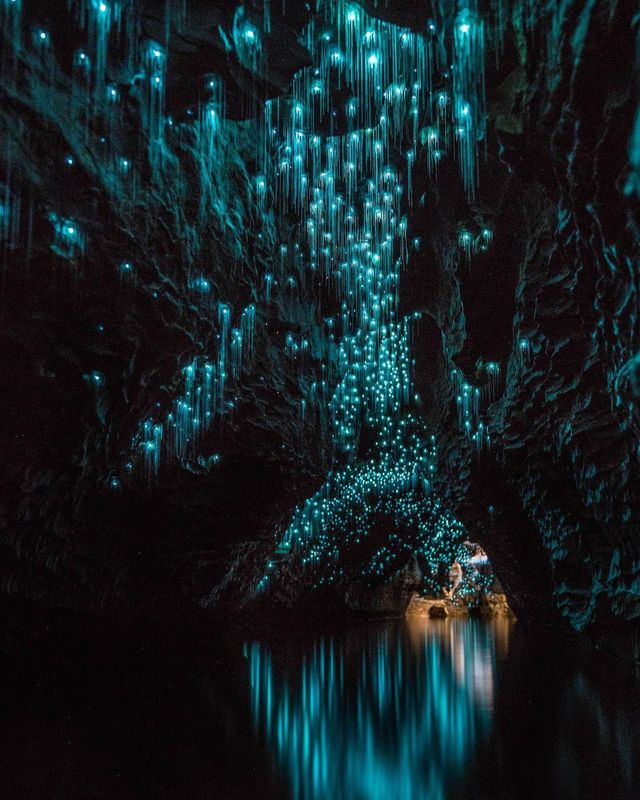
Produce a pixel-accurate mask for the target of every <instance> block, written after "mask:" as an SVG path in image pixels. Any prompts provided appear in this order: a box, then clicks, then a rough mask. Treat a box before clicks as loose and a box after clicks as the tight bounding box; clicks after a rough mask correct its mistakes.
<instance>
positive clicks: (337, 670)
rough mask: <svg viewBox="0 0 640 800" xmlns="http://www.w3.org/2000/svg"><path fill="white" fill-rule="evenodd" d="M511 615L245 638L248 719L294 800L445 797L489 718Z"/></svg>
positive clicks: (430, 799) (485, 730) (486, 728)
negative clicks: (280, 646)
mask: <svg viewBox="0 0 640 800" xmlns="http://www.w3.org/2000/svg"><path fill="white" fill-rule="evenodd" d="M508 626H509V623H508V622H506V621H500V622H496V623H492V624H489V623H485V622H481V621H475V620H464V621H457V620H447V621H446V622H445V621H441V620H437V621H435V620H434V621H429V620H418V619H416V620H412V621H410V622H407V623H404V624H400V625H398V624H393V625H385V626H383V627H381V628H379V629H377V631H376V632H375V633H372V632H371V630H370V629H366V630H363V631H361V632H360V633H359V632H357V631H356V632H354V631H350V632H349V633H348V634H345V635H341V636H334V637H331V638H319V639H317V640H315V641H314V642H313V643H312V644H311V646H310V647H309V648H308V649H306V650H304V651H298V652H295V651H293V652H292V651H291V650H290V649H289V650H288V651H286V652H282V651H279V650H273V651H272V650H270V649H269V648H268V647H266V646H265V645H262V644H260V643H257V642H255V643H253V644H252V645H250V646H249V647H248V648H247V657H248V660H249V665H250V679H251V695H252V712H253V718H254V721H255V724H256V727H257V729H258V731H259V733H260V734H261V736H262V737H264V739H265V740H266V742H267V745H268V747H269V748H270V749H271V750H272V752H273V754H274V761H276V762H277V763H278V765H279V766H280V768H281V769H282V771H283V772H284V775H285V776H286V778H287V779H288V782H289V786H290V790H291V796H292V798H293V799H294V800H327V798H331V799H332V800H347V798H349V800H378V798H382V799H383V800H413V798H416V800H417V798H420V800H425V799H427V800H444V798H445V797H446V792H447V790H448V789H449V787H450V786H451V785H452V784H453V783H454V782H455V781H456V780H457V779H459V778H460V777H461V776H462V774H463V773H464V770H465V766H466V765H468V764H469V763H470V759H471V758H472V756H473V754H474V752H475V749H476V746H477V744H478V742H479V741H480V740H481V739H482V738H484V737H485V736H486V735H487V733H488V732H489V729H490V727H491V719H492V712H493V697H494V687H495V675H496V661H497V653H498V654H500V655H504V651H505V650H506V646H507V644H508V635H509V627H508Z"/></svg>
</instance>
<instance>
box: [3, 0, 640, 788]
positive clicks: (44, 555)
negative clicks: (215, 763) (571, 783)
mask: <svg viewBox="0 0 640 800" xmlns="http://www.w3.org/2000/svg"><path fill="white" fill-rule="evenodd" d="M639 31H640V10H639V9H638V7H637V5H636V6H635V7H634V4H633V3H623V2H618V0H600V1H599V2H593V1H592V0H544V1H543V0H540V2H536V0H471V1H470V2H464V3H463V2H459V3H456V2H449V0H418V1H417V2H411V3H410V2H407V1H406V0H393V2H391V0H353V1H352V0H348V1H347V0H317V2H303V1H302V0H246V2H244V3H240V2H234V1H233V0H210V1H209V2H204V0H163V1H162V2H160V0H104V2H100V1H99V0H68V2H62V0H58V2H44V1H43V0H0V33H1V41H0V92H1V93H2V103H1V105H0V131H1V135H2V143H3V144H2V148H1V149H0V246H1V248H2V265H1V269H2V281H1V285H0V319H1V321H2V324H1V325H0V336H1V341H0V354H1V356H2V358H1V359H0V370H1V371H2V386H3V391H2V392H1V393H0V406H1V410H0V420H1V425H0V451H1V452H2V455H3V457H2V464H1V466H0V470H1V478H0V486H2V491H1V493H0V552H1V553H2V557H1V558H0V596H1V600H0V602H1V605H2V608H3V610H4V611H5V612H6V613H3V615H2V618H3V621H2V626H3V637H4V641H5V647H4V651H6V653H5V654H8V656H7V657H8V658H9V659H10V660H11V663H13V664H14V665H15V664H21V663H23V659H26V660H25V661H24V663H25V664H27V665H29V664H31V663H32V662H31V661H30V658H31V657H27V656H25V655H24V652H25V649H28V648H29V647H31V646H33V645H34V643H37V648H36V650H37V651H38V652H40V650H38V648H41V652H42V654H43V655H42V658H43V660H44V661H47V660H50V661H51V663H52V664H57V663H58V659H59V657H60V655H59V651H63V650H64V644H63V643H65V642H67V640H68V637H71V638H73V636H74V634H73V632H74V631H83V634H82V635H83V636H87V641H90V642H92V643H93V644H92V645H91V646H92V647H93V646H95V645H96V642H95V640H94V637H95V636H96V634H95V632H93V633H91V634H88V633H87V631H91V630H93V628H94V626H96V625H97V627H98V628H99V627H100V626H102V625H104V626H105V629H106V630H111V629H112V626H116V627H117V626H118V625H120V624H124V626H125V632H124V633H123V632H120V633H118V634H117V635H114V636H115V638H116V639H118V641H128V637H129V636H133V634H130V633H129V632H128V631H129V626H130V625H133V624H134V623H133V622H131V620H136V623H135V624H136V626H137V625H140V626H141V627H144V626H145V625H146V624H147V623H148V622H149V623H150V621H151V620H153V626H156V625H157V624H159V623H158V621H159V620H163V619H164V620H167V626H168V629H170V630H171V635H170V638H171V641H173V642H175V641H176V634H175V629H177V628H180V623H178V622H177V620H180V619H184V620H187V619H188V620H189V622H188V623H187V622H185V627H186V628H187V629H189V630H191V626H192V625H193V626H195V627H196V628H197V629H198V631H200V626H201V625H202V626H204V627H205V628H206V627H207V626H211V630H215V631H218V630H223V629H225V627H226V626H227V625H228V626H230V627H233V626H235V627H236V628H237V630H238V631H239V635H240V636H242V635H243V631H244V632H246V631H247V630H252V629H253V628H254V627H255V626H257V627H263V626H266V627H267V628H268V629H269V630H272V629H273V630H275V629H276V628H277V627H278V625H279V622H278V621H279V620H280V621H281V620H285V623H286V624H289V622H290V621H291V620H294V619H295V620H297V622H296V624H298V623H300V621H302V623H301V624H302V627H304V626H309V625H311V626H312V627H313V625H316V624H317V625H318V626H319V627H322V626H323V625H325V624H327V623H328V622H330V623H333V622H335V621H336V620H344V619H347V618H348V619H354V620H362V619H368V618H372V617H376V618H380V617H384V618H394V617H399V618H401V617H402V616H403V615H404V613H405V611H406V609H407V606H408V604H409V602H410V600H411V598H412V597H415V596H419V597H429V598H431V601H433V600H434V599H435V600H437V598H440V600H437V602H436V606H437V607H440V606H441V605H442V603H441V599H442V597H443V596H445V595H446V594H447V591H448V592H450V593H451V592H452V591H453V590H452V589H451V582H450V574H451V573H450V570H451V566H452V564H454V562H455V564H459V563H462V567H461V570H462V571H461V573H460V574H461V575H463V576H467V575H470V574H471V572H469V571H468V569H470V567H468V563H467V562H468V560H469V558H471V557H472V556H473V555H474V552H476V551H470V550H469V548H468V547H466V545H465V544H464V543H465V542H469V541H471V542H479V543H481V545H482V548H483V554H484V555H486V556H487V557H488V559H490V562H491V565H492V568H493V572H492V573H491V580H492V581H494V580H497V581H498V584H497V585H499V590H500V591H499V592H498V594H500V595H501V596H502V595H506V598H507V600H508V604H509V606H510V608H511V609H512V611H513V613H514V614H515V616H516V617H517V619H518V625H520V626H534V627H536V628H538V629H541V628H544V629H545V630H546V631H548V635H549V636H553V637H555V636H558V637H560V639H561V640H563V638H564V639H566V641H579V642H580V644H579V647H580V648H582V647H589V648H597V649H599V650H601V651H604V652H605V653H608V654H610V656H611V657H612V658H615V659H616V660H620V661H621V663H624V664H628V665H630V666H632V665H633V664H634V663H635V664H636V665H637V664H638V663H639V662H640V634H639V626H638V620H639V619H640V416H639V414H640V402H639V401H640V326H639V318H638V309H639V301H638V290H639V285H638V284H639V280H640V258H639V256H640V252H639V241H640V229H639V225H640V213H639V211H640V209H639V205H638V198H639V195H640V102H639V100H640V63H639V59H640V39H639V36H640V33H639ZM485 551H486V553H485ZM476 556H477V552H476ZM483 557H484V556H483ZM494 573H495V576H494ZM478 574H479V573H477V572H476V573H474V575H476V576H477V575H478ZM465 579H466V578H465ZM492 585H493V586H494V589H495V585H496V584H492ZM486 588H487V587H484V588H483V589H482V591H480V593H479V594H478V595H477V596H478V597H480V596H482V597H484V596H485V594H486V592H485V589H486ZM487 591H489V590H488V589H487ZM443 593H444V594H443ZM494 594H495V592H494ZM475 596H476V595H474V597H475ZM431 601H429V602H431ZM475 603H476V601H475V600H474V602H473V603H472V604H471V605H474V604H475ZM478 604H479V605H482V606H483V607H484V608H487V607H488V606H487V603H486V602H485V601H484V600H482V602H480V600H478ZM124 620H126V622H124V623H123V621H124ZM194 620H197V622H194ZM154 630H155V628H154ZM78 635H80V634H78ZM198 635H200V634H198ZM461 635H462V634H461ZM465 635H466V634H465ZM545 635H547V634H545ZM149 636H150V637H153V636H155V634H153V635H152V634H149ZM205 638H207V639H208V638H209V637H205ZM210 638H211V640H213V639H215V636H213V635H211V637H210ZM177 639H178V640H179V641H180V642H183V640H182V635H181V634H180V635H178V636H177ZM154 641H155V639H154ZM403 641H404V640H403ZM461 641H462V640H461ZM77 646H78V647H79V645H77ZM87 646H88V645H87ZM184 646H185V648H186V649H187V650H188V649H189V647H190V646H191V645H190V644H188V645H187V644H185V645H184ZM434 646H435V645H434ZM119 647H120V645H118V647H116V649H118V648H119ZM154 647H156V645H155V644H154V645H153V646H152V645H150V650H153V649H154ZM176 647H177V645H176ZM523 647H524V646H523ZM122 648H123V649H124V650H125V651H126V649H127V646H126V645H122ZM99 649H100V648H99V646H98V650H99ZM516 650H517V647H516ZM252 652H253V651H252ZM85 655H86V654H85ZM225 657H226V656H225ZM345 658H346V657H345ZM522 658H523V659H524V656H522ZM214 660H215V659H214ZM36 662H37V659H35V658H34V661H33V665H35V663H36ZM260 663H261V664H262V663H263V662H260ZM33 665H32V667H33V668H32V667H28V668H27V669H26V673H25V674H26V675H32V674H33V673H34V670H35V669H36V667H35V666H33ZM260 668H261V669H262V667H260ZM52 669H53V673H52V674H54V675H55V674H58V673H57V672H56V670H57V669H58V667H55V668H52ZM118 669H120V670H123V671H126V670H125V667H124V666H122V665H120V666H119V667H118ZM173 669H174V664H173V661H171V665H170V666H168V667H167V670H168V671H170V670H173ZM256 669H258V667H256ZM60 670H61V671H64V670H63V668H62V667H60ZM67 679H68V680H70V681H72V679H71V677H70V676H69V675H67V676H66V678H65V680H67ZM26 680H27V679H26V678H20V681H18V683H15V684H11V685H12V686H13V687H14V689H15V690H16V691H18V692H20V691H22V690H20V688H19V687H20V686H23V687H24V686H26V683H25V682H26ZM51 680H52V681H53V679H51ZM158 680H159V681H160V682H162V680H163V679H162V678H159V679H158ZM167 680H170V679H167ZM261 680H262V678H261ZM264 680H267V678H264ZM269 680H271V678H270V677H269ZM273 680H274V684H273V686H274V689H273V691H274V692H277V686H276V684H277V681H276V680H275V678H274V679H273ZM47 685H50V684H47ZM270 685H271V684H270ZM16 687H18V688H16ZM24 691H25V692H26V689H24ZM212 691H213V690H212ZM216 691H217V690H216ZM558 691H560V690H559V689H558ZM34 702H35V701H34ZM119 702H123V701H122V700H120V701H119ZM176 702H178V701H177V700H176ZM212 702H213V701H212ZM216 702H217V701H216ZM520 705H521V706H522V707H523V708H524V701H523V700H522V701H521V702H520ZM523 713H524V712H523ZM229 724H231V723H229ZM132 735H133V734H132ZM136 735H137V734H136ZM134 738H135V736H134ZM514 746H515V745H514ZM520 746H521V747H522V749H523V750H524V743H522V744H521V745H520ZM256 757H257V756H256ZM261 757H262V756H261ZM220 758H221V759H222V760H224V758H225V756H224V755H221V756H220ZM549 758H550V756H549ZM185 759H188V757H187V756H186V755H185ZM627 772H628V770H627ZM379 779H380V783H381V785H383V784H384V779H383V778H382V777H381V776H379ZM234 785H235V784H234ZM523 785H524V784H523ZM230 787H231V784H230ZM147 789H148V791H149V793H150V794H147V795H145V794H144V791H143V790H142V789H140V791H141V792H142V795H140V796H155V795H154V794H153V792H154V791H156V790H157V787H156V789H153V790H151V789H150V788H149V787H147ZM538 789H539V791H544V787H538ZM127 791H128V790H127ZM145 791H146V790H145ZM185 791H186V790H185ZM225 791H227V794H226V795H224V796H228V797H236V796H238V797H240V796H246V797H253V796H255V795H254V794H251V791H253V790H250V789H247V790H246V791H247V793H246V794H238V793H237V791H236V790H235V789H233V788H232V787H231V788H227V789H226V790H225ZM283 791H284V790H283ZM434 791H435V790H434ZM602 791H603V792H604V790H602ZM221 792H223V790H221ZM234 792H236V793H235V794H234ZM255 792H256V793H259V790H258V789H255ZM278 792H279V790H278V789H273V796H274V797H281V796H284V794H282V795H281V794H279V793H278ZM478 792H479V790H478ZM486 793H487V794H486V796H492V797H498V796H502V795H499V794H498V793H497V789H496V787H495V786H494V787H490V786H488V785H487V787H486ZM223 794H224V792H223ZM223 794H221V795H220V796H223ZM14 796H15V797H17V796H18V795H17V794H15V795H14ZM32 796H34V797H35V796H36V795H35V794H34V795H32ZM51 796H54V795H51ZM55 796H61V797H62V796H63V795H55ZM71 796H72V794H68V795H65V797H71ZM73 796H75V795H73ZM96 796H98V795H96ZM100 796H102V795H100ZM104 796H105V797H107V796H113V797H121V798H126V797H129V794H127V793H126V791H125V789H124V788H123V787H120V788H119V789H116V788H114V789H113V794H112V795H108V794H105V795H104ZM131 796H139V795H136V794H135V793H134V794H133V795H131ZM167 796H168V797H171V796H174V795H173V794H172V793H171V791H169V792H168V794H167ZM175 796H176V797H178V796H182V795H179V794H177V793H176V794H175ZM194 796H195V795H194ZM199 796H200V795H198V797H199ZM204 796H205V795H203V797H204ZM306 796H307V795H305V797H306ZM317 796H321V794H320V795H318V794H316V795H313V794H309V795H308V797H317ZM327 796H329V795H327ZM405 796H406V797H410V796H412V795H409V794H406V795H402V797H405ZM436 796H437V795H435V794H434V797H436ZM462 796H463V795H462V794H461V795H460V797H462ZM464 796H469V797H472V796H474V797H476V796H477V797H484V796H485V795H483V794H481V793H477V794H475V795H474V794H468V795H464ZM506 796H507V795H506V794H505V797H506ZM513 796H514V797H515V796H516V795H515V794H514V795H513ZM517 796H518V797H520V796H521V795H517ZM522 796H524V794H523V795H522ZM549 796H550V795H549ZM567 796H568V795H567ZM583 796H586V795H583ZM601 796H602V797H605V796H608V795H606V792H604V793H603V794H602V795H601ZM612 796H613V795H612ZM398 797H400V794H398Z"/></svg>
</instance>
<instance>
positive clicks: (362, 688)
mask: <svg viewBox="0 0 640 800" xmlns="http://www.w3.org/2000/svg"><path fill="white" fill-rule="evenodd" d="M309 627H310V628H311V626H309ZM149 628H150V626H148V625H147V626H138V625H131V626H127V627H126V628H124V629H120V628H118V629H117V630H110V631H107V630H105V629H103V628H100V629H97V628H96V627H95V625H93V624H91V625H89V626H88V628H87V629H86V630H85V631H84V633H83V634H82V635H81V634H80V633H79V632H78V630H77V628H75V627H74V628H70V629H69V630H68V631H67V632H66V633H65V632H57V633H56V635H55V636H54V637H49V636H48V637H46V638H43V639H42V640H39V641H37V642H34V645H33V646H32V647H31V648H30V649H29V650H28V651H24V650H21V651H19V652H16V653H14V654H13V655H10V654H8V653H7V652H6V651H3V650H2V648H1V647H0V672H1V674H2V680H1V681H0V740H1V741H0V797H1V798H5V797H6V798H7V800H23V798H24V800H529V798H531V800H534V799H535V800H634V799H636V798H637V799H638V800H640V792H639V790H638V787H639V786H640V736H639V731H640V694H639V692H638V684H637V681H636V679H635V678H634V676H633V674H632V673H630V672H629V671H627V670H626V669H623V668H622V666H621V665H619V664H617V663H616V661H615V660H614V659H612V658H599V657H597V656H596V655H595V654H594V652H593V651H591V650H587V649H584V650H582V649H581V646H580V644H579V643H578V642H577V641H574V640H571V639H567V637H560V638H557V637H555V638H548V637H545V636H544V635H543V633H542V631H541V630H536V629H531V628H530V629H527V628H525V627H524V626H523V625H522V624H521V623H515V624H513V623H510V622H508V621H504V620H497V621H494V622H487V621H482V620H454V619H449V620H425V619H415V620H407V621H403V620H398V621H395V622H388V623H387V622H376V623H370V624H360V625H353V626H350V627H346V628H342V629H340V630H336V631H334V632H331V633H320V632H317V633H315V632H314V631H313V629H312V628H311V629H310V630H308V631H307V632H306V633H304V632H303V631H300V630H297V631H296V632H293V631H292V632H291V633H288V634H287V633H280V634H275V633H274V634H272V635H271V636H270V637H268V638H263V639H260V640H248V641H246V642H243V641H242V640H238V639H236V638H234V637H229V636H228V634H227V632H226V631H225V630H224V629H223V628H217V629H213V628H212V626H211V625H210V624H209V622H208V620H205V621H204V624H202V625H200V624H198V625H197V626H195V627H191V628H188V627H185V626H183V625H182V624H179V625H177V626H176V627H175V628H172V629H171V630H169V629H167V627H166V626H162V627H160V628H159V629H157V630H155V631H153V630H150V629H149ZM3 641H4V640H3Z"/></svg>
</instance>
